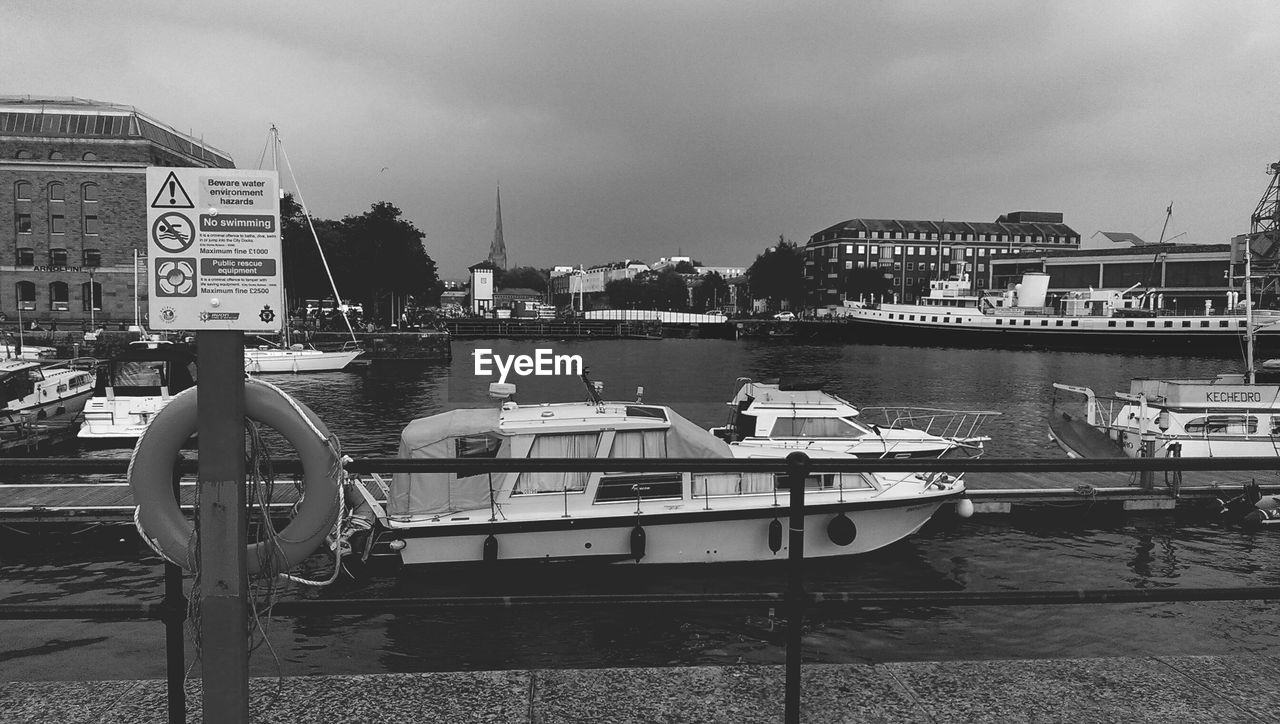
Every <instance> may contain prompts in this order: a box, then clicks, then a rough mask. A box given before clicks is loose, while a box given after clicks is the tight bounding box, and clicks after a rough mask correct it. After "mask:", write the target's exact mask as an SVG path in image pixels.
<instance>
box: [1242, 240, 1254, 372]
mask: <svg viewBox="0 0 1280 724" xmlns="http://www.w3.org/2000/svg"><path fill="white" fill-rule="evenodd" d="M1250 256H1252V254H1251V253H1250V252H1249V247H1248V245H1247V244H1246V245H1245V250H1244V355H1245V357H1244V366H1245V370H1244V381H1245V383H1246V384H1250V385H1252V384H1253V382H1254V370H1253V264H1252V262H1251V261H1250V259H1249V257H1250Z"/></svg>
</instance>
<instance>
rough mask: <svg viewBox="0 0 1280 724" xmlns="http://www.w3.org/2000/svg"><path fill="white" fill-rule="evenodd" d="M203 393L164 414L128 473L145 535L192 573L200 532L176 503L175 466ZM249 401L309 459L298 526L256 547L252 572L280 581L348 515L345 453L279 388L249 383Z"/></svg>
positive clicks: (187, 394) (254, 412)
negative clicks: (344, 509)
mask: <svg viewBox="0 0 1280 724" xmlns="http://www.w3.org/2000/svg"><path fill="white" fill-rule="evenodd" d="M196 390H197V388H195V387H191V388H188V389H186V390H183V391H182V392H180V393H178V394H177V395H175V396H174V397H173V399H171V400H169V402H168V404H166V405H165V406H164V407H163V408H161V409H160V412H158V413H156V415H155V417H154V418H153V419H152V421H151V424H149V425H147V429H146V430H145V431H144V432H143V433H142V437H141V438H139V440H138V444H137V446H136V447H135V448H134V450H133V457H132V458H130V460H129V473H128V475H129V488H130V489H131V490H132V491H133V498H134V502H135V503H136V504H137V506H138V508H137V511H136V513H135V515H134V522H135V523H136V525H137V527H138V532H139V533H140V534H141V535H142V537H143V539H144V540H146V541H147V543H148V544H149V545H150V546H151V547H152V548H153V549H155V550H156V552H157V553H159V554H160V555H162V556H164V557H165V558H166V559H167V560H169V561H170V562H172V563H174V564H176V565H179V566H182V568H183V569H185V570H188V571H191V570H194V568H195V560H196V551H197V550H198V549H197V542H196V532H195V526H194V525H193V524H192V523H191V521H189V520H187V518H186V516H184V515H183V514H182V509H181V508H180V507H179V505H178V501H177V499H176V498H175V497H174V494H173V463H174V460H175V458H176V457H177V455H178V451H179V450H180V449H181V447H182V445H183V444H184V443H185V442H186V441H187V440H188V439H190V438H191V436H192V435H194V434H195V432H196V427H197V424H198V423H197V417H196V412H197V411H196ZM244 402H245V417H247V418H250V419H252V420H257V421H258V422H261V423H263V424H265V425H267V426H269V427H272V428H274V429H275V430H276V431H277V432H279V433H280V434H281V435H283V436H284V437H285V439H287V440H288V441H289V443H290V444H292V445H293V447H294V449H295V450H297V452H298V457H299V459H300V460H301V461H302V469H303V478H304V486H305V488H304V492H303V496H302V500H301V501H300V502H299V503H298V506H297V508H296V510H295V511H294V518H293V520H292V521H290V522H289V524H288V525H287V526H286V527H285V528H284V530H282V531H280V532H279V533H278V534H277V536H276V537H275V538H274V539H272V540H270V541H259V542H257V543H253V544H251V545H250V546H249V549H248V559H247V565H248V570H249V573H250V574H259V573H261V574H263V575H274V574H276V573H281V572H283V571H287V570H289V569H290V568H292V567H294V566H295V565H297V564H298V563H300V562H301V561H302V560H303V559H304V558H306V557H307V556H308V555H310V554H311V553H312V551H314V550H315V549H316V548H317V547H319V545H320V544H321V543H322V542H323V541H324V539H325V536H326V535H328V534H329V532H330V531H331V530H332V529H333V524H334V522H335V521H336V520H337V518H338V514H339V512H340V509H341V501H340V500H339V497H338V491H339V489H340V487H341V484H342V481H341V478H342V464H341V454H340V453H339V451H338V449H337V446H336V445H335V444H334V443H333V442H332V440H333V438H332V436H331V435H330V434H329V430H328V428H327V427H325V424H324V422H322V421H321V420H320V418H319V417H317V416H316V415H315V413H313V412H312V411H311V410H309V409H307V407H306V406H305V405H303V404H302V403H300V402H296V401H294V400H293V399H291V398H290V397H289V396H288V395H286V394H285V393H284V392H281V391H280V390H279V389H277V388H276V387H275V386H273V385H270V384H268V383H266V382H262V381H261V380H255V379H247V380H245V385H244ZM299 413H301V414H299ZM304 415H305V417H304Z"/></svg>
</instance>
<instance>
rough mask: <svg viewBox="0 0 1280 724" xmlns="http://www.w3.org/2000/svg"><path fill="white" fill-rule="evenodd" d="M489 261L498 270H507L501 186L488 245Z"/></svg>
mask: <svg viewBox="0 0 1280 724" xmlns="http://www.w3.org/2000/svg"><path fill="white" fill-rule="evenodd" d="M489 261H490V262H491V263H492V264H493V265H494V266H496V267H498V268H499V269H506V268H507V243H506V241H504V240H503V238H502V186H501V185H499V186H498V219H497V223H496V225H495V226H494V229H493V243H492V244H490V245H489Z"/></svg>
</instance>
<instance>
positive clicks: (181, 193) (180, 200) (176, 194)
mask: <svg viewBox="0 0 1280 724" xmlns="http://www.w3.org/2000/svg"><path fill="white" fill-rule="evenodd" d="M147 188H148V189H150V188H151V175H150V174H148V175H147ZM195 207H196V205H195V204H193V203H191V197H190V196H188V195H187V190H186V189H184V188H183V187H182V182H181V181H179V180H178V174H176V173H174V172H172V171H170V172H169V175H168V176H166V177H165V179H164V181H163V182H162V183H161V184H160V186H159V190H157V191H156V195H155V198H153V199H152V200H151V208H153V209H194V208H195Z"/></svg>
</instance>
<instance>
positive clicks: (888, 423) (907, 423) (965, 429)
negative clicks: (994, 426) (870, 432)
mask: <svg viewBox="0 0 1280 724" xmlns="http://www.w3.org/2000/svg"><path fill="white" fill-rule="evenodd" d="M858 411H859V413H860V415H859V416H860V418H861V419H862V420H863V421H864V422H869V423H874V424H876V425H879V426H881V427H888V428H899V429H915V430H920V431H922V432H924V433H926V434H929V435H935V436H937V437H944V438H948V439H950V440H955V441H958V442H964V441H984V440H987V439H989V438H987V437H986V436H984V435H982V433H981V432H980V430H981V428H982V427H983V426H984V425H985V424H986V423H987V421H988V420H990V419H991V418H993V417H998V416H999V415H1000V414H1001V413H999V412H996V411H994V410H941V409H935V408H930V407H861V408H859V409H858Z"/></svg>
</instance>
